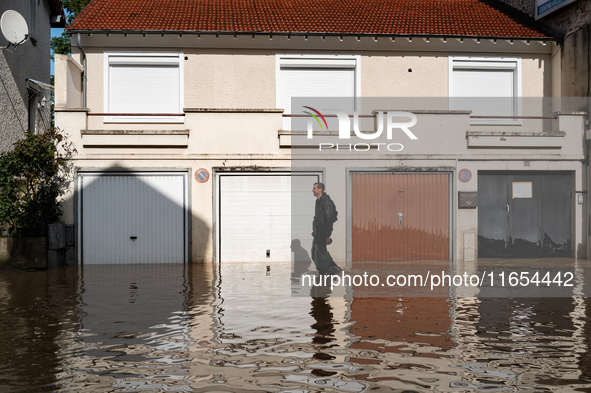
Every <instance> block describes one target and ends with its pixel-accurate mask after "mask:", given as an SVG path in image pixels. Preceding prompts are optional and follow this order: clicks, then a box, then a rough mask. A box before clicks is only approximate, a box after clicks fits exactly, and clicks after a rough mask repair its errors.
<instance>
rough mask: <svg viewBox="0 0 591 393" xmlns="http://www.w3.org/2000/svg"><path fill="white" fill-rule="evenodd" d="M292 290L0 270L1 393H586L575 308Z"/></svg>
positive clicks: (265, 270)
mask: <svg viewBox="0 0 591 393" xmlns="http://www.w3.org/2000/svg"><path fill="white" fill-rule="evenodd" d="M303 263H304V264H306V263H307V261H304V262H303ZM304 267H305V268H306V269H308V268H309V266H308V265H306V266H304V265H302V266H300V267H299V268H301V270H302V271H303V270H304ZM292 275H293V270H292V267H291V266H290V265H289V264H278V263H271V264H269V263H250V264H225V265H221V266H220V265H170V264H167V265H132V266H124V265H119V266H114V265H110V266H109V265H107V266H100V265H98V266H90V267H84V268H82V267H80V268H78V267H68V268H64V269H58V270H53V271H31V272H28V271H2V272H0V359H1V360H0V391H45V392H58V391H59V392H84V391H88V392H134V391H150V392H159V391H162V392H164V391H177V392H179V391H180V392H182V391H187V392H189V391H195V392H212V391H220V392H222V391H223V392H255V391H270V392H316V391H327V392H369V391H385V392H387V391H392V392H402V391H406V392H427V391H437V390H438V391H457V392H460V391H515V392H516V391H522V390H526V391H537V392H543V391H559V392H572V391H590V390H591V357H590V356H589V354H588V348H589V337H590V333H591V329H590V328H589V324H588V323H587V321H588V319H589V312H590V310H591V308H590V307H591V305H590V304H589V299H587V298H580V297H575V298H572V297H571V298H544V299H537V298H515V299H512V298H473V297H472V298H471V297H464V298H457V299H446V298H376V297H373V298H363V297H355V296H354V295H353V294H351V293H342V294H337V295H339V296H334V295H335V294H334V293H332V295H333V296H328V295H329V294H331V293H330V290H329V289H327V288H314V290H313V291H312V292H310V294H309V296H307V297H292V293H291V290H292V289H291V285H290V280H291V279H293V278H294V277H292Z"/></svg>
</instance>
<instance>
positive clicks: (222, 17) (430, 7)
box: [68, 0, 551, 38]
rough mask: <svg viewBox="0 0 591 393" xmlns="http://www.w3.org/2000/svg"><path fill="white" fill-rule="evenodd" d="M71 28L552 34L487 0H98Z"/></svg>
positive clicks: (484, 34) (491, 34)
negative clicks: (505, 11) (496, 6)
mask: <svg viewBox="0 0 591 393" xmlns="http://www.w3.org/2000/svg"><path fill="white" fill-rule="evenodd" d="M68 30H70V31H79V30H125V31H150V30H157V31H163V30H165V31H203V32H205V31H213V32H217V31H220V32H238V33H240V32H248V33H254V32H272V33H329V34H330V33H341V34H416V35H449V36H454V35H456V36H485V37H515V38H518V37H520V38H550V37H551V36H550V35H548V34H546V33H544V32H542V31H540V30H538V29H536V28H535V27H532V26H530V25H528V24H527V23H525V22H523V21H521V20H518V19H517V18H515V17H512V16H509V15H507V14H505V13H503V12H502V11H500V10H499V9H497V8H495V7H493V6H491V5H490V4H488V3H487V2H485V1H483V0H364V1H363V2H359V1H356V0H117V1H113V0H92V1H91V3H90V4H89V5H88V6H87V7H86V8H85V9H84V10H83V12H82V13H81V14H80V15H79V16H78V18H76V20H75V21H74V22H73V23H72V24H71V25H70V26H69V27H68Z"/></svg>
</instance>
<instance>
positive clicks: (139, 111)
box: [104, 53, 183, 123]
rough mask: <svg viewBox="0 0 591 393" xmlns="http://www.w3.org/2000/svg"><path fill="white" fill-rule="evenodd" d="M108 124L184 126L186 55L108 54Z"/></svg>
mask: <svg viewBox="0 0 591 393" xmlns="http://www.w3.org/2000/svg"><path fill="white" fill-rule="evenodd" d="M104 100H105V101H104V105H105V112H106V113H108V114H109V116H105V121H110V122H128V123H129V122H142V123H143V122H159V123H162V122H182V121H183V117H182V113H183V63H182V53H105V95H104Z"/></svg>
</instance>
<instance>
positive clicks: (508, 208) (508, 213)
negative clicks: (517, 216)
mask: <svg viewBox="0 0 591 393" xmlns="http://www.w3.org/2000/svg"><path fill="white" fill-rule="evenodd" d="M507 214H509V205H507Z"/></svg>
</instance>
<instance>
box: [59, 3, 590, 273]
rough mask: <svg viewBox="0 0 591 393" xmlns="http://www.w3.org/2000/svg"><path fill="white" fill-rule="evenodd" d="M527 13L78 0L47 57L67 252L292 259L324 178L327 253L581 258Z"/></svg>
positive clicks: (570, 157) (578, 118)
mask: <svg viewBox="0 0 591 393" xmlns="http://www.w3.org/2000/svg"><path fill="white" fill-rule="evenodd" d="M298 4H299V3H298ZM161 6H162V7H161ZM105 15H107V16H105ZM530 22H531V21H528V20H522V19H520V18H517V17H515V16H513V15H510V14H508V13H506V12H504V11H502V10H500V9H499V8H496V7H493V6H492V5H490V4H488V3H484V2H480V1H476V0H462V1H458V2H455V3H454V4H453V6H451V5H449V4H447V3H445V4H432V3H431V2H427V1H417V2H413V5H412V6H408V5H405V4H402V3H399V2H388V3H387V4H386V3H383V2H376V4H373V5H372V4H364V8H363V9H358V8H357V6H356V4H355V3H353V2H345V3H343V2H339V3H338V4H335V3H332V2H329V1H322V2H320V3H318V4H316V5H315V8H314V9H310V8H309V7H308V6H307V5H306V4H304V3H302V4H299V5H297V6H291V5H288V4H286V3H284V2H275V1H263V2H244V3H241V5H240V6H238V5H237V4H234V3H228V4H226V5H223V4H218V3H215V4H214V3H213V2H208V1H205V0H200V1H194V2H186V3H183V4H176V3H175V4H171V3H170V2H166V1H152V2H150V4H144V2H142V1H139V0H137V1H129V2H125V3H124V4H121V3H115V2H109V1H106V0H95V1H93V2H92V3H91V4H90V5H89V6H88V7H87V8H86V9H85V10H84V11H83V12H82V13H81V15H80V16H79V17H78V19H77V20H76V21H74V22H73V23H72V25H70V26H69V28H68V31H69V32H70V33H71V34H72V48H73V50H72V56H56V103H55V104H56V124H57V125H58V126H59V127H60V128H61V129H62V130H65V131H66V132H67V133H68V134H69V136H70V138H71V140H72V141H73V142H74V143H75V145H76V149H77V154H76V155H75V157H74V166H75V174H74V175H75V178H74V180H75V181H74V182H73V185H72V188H71V190H70V192H69V194H68V195H67V196H66V198H65V200H64V211H65V214H64V221H65V222H66V223H67V224H74V225H75V228H76V234H77V235H76V237H77V238H76V245H77V247H76V251H75V254H72V255H71V257H70V258H69V260H70V262H71V263H76V262H77V263H83V264H97V263H134V262H143V263H162V262H211V261H214V262H221V263H223V262H249V261H256V262H260V261H267V260H268V261H270V262H271V261H289V260H293V259H294V258H295V259H297V257H298V255H302V254H303V255H306V254H305V253H307V252H308V250H309V248H310V245H311V235H310V232H311V229H312V228H311V221H312V216H313V214H314V212H313V210H314V197H313V196H312V193H311V189H312V185H313V184H314V183H315V182H318V181H320V182H323V183H325V185H326V192H327V193H328V194H329V195H330V196H331V197H332V199H333V200H334V201H335V203H336V206H337V209H338V211H339V220H338V221H337V222H336V223H335V226H334V232H333V235H332V238H333V241H334V243H333V245H332V246H331V248H330V251H331V254H332V255H333V257H334V259H335V261H337V262H338V263H340V264H342V265H344V264H349V265H351V264H353V263H355V262H360V261H383V262H396V261H414V260H465V261H473V260H475V259H477V258H487V257H497V258H512V257H524V256H525V257H531V256H535V257H579V258H584V257H586V253H587V251H586V250H587V231H588V228H587V220H586V219H584V217H587V214H588V213H587V187H588V185H587V181H586V179H587V178H588V175H587V166H586V164H585V162H586V161H585V160H586V156H585V154H586V147H585V145H586V141H585V128H586V127H585V121H586V114H585V113H583V112H577V111H574V110H572V104H571V103H570V102H563V101H561V100H560V99H558V98H556V97H560V91H561V85H560V77H559V75H560V72H561V68H560V67H561V66H560V62H559V61H558V59H559V58H560V57H559V56H557V54H559V53H560V50H561V48H560V47H559V46H557V45H556V43H555V38H554V36H553V35H552V34H551V33H549V32H547V31H544V30H541V29H540V28H539V27H534V26H533V24H532V23H530ZM553 97H554V98H553Z"/></svg>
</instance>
